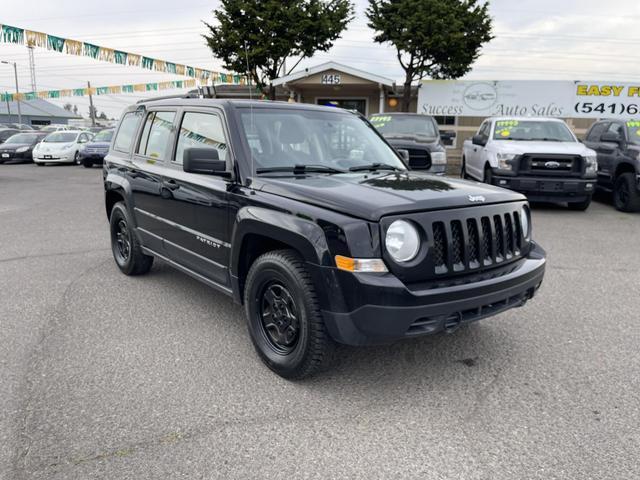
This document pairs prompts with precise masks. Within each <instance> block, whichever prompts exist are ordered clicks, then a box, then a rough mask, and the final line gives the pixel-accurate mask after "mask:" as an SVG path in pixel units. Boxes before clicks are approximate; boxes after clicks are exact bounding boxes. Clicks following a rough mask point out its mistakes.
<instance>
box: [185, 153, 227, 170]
mask: <svg viewBox="0 0 640 480" xmlns="http://www.w3.org/2000/svg"><path fill="white" fill-rule="evenodd" d="M182 169H183V170H184V171H185V172H189V173H201V174H205V175H220V176H229V172H227V171H226V170H227V162H225V161H224V160H220V156H219V155H218V150H216V149H215V148H187V149H185V151H184V155H183V158H182Z"/></svg>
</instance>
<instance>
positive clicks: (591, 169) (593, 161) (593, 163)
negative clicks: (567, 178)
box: [584, 155, 598, 174]
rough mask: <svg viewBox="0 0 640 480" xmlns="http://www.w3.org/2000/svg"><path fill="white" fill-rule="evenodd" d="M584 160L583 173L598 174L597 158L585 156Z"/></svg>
mask: <svg viewBox="0 0 640 480" xmlns="http://www.w3.org/2000/svg"><path fill="white" fill-rule="evenodd" d="M584 159H585V162H586V163H587V166H586V168H585V173H591V174H596V173H597V172H598V157H597V156H596V155H585V157H584Z"/></svg>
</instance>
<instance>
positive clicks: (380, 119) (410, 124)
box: [370, 115, 438, 139]
mask: <svg viewBox="0 0 640 480" xmlns="http://www.w3.org/2000/svg"><path fill="white" fill-rule="evenodd" d="M370 121H371V123H372V124H373V126H374V127H376V128H377V129H378V131H379V132H380V133H382V134H383V135H387V136H389V135H420V136H423V137H429V138H433V139H435V138H437V137H438V131H437V130H436V126H435V124H434V123H433V120H431V118H429V117H426V116H421V115H406V116H404V115H374V116H373V117H371V120H370Z"/></svg>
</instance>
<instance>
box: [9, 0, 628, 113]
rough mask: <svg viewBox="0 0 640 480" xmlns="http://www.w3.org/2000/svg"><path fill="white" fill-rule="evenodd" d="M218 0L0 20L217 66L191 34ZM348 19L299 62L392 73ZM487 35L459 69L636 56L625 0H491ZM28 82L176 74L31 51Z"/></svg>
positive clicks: (68, 83) (614, 75) (114, 80)
mask: <svg viewBox="0 0 640 480" xmlns="http://www.w3.org/2000/svg"><path fill="white" fill-rule="evenodd" d="M218 4H219V2H218V1H202V0H191V1H189V0H182V1H180V2H175V1H168V0H153V1H151V0H137V1H136V2H132V1H131V0H110V1H109V2H105V1H104V0H103V1H92V0H87V1H84V2H78V1H77V0H56V1H55V2H54V1H51V0H46V1H45V0H19V1H18V0H15V1H8V0H5V1H4V2H3V8H2V11H1V13H0V24H8V25H14V26H18V27H22V28H25V29H31V30H37V31H42V32H46V33H50V34H53V35H58V36H62V37H67V38H72V39H77V40H82V41H86V42H90V43H94V44H97V45H100V46H105V47H110V48H115V49H120V50H125V51H129V52H132V53H139V54H143V55H146V56H150V57H154V58H159V59H162V60H169V61H173V62H176V63H185V64H189V65H192V66H195V67H202V68H208V69H211V70H218V69H220V62H219V61H217V60H216V59H215V58H213V57H212V55H211V53H210V52H209V50H208V49H207V47H206V46H205V45H204V43H203V40H202V38H201V36H200V35H201V34H202V33H204V32H205V28H203V25H202V23H201V20H208V21H212V18H213V17H212V14H211V11H212V10H213V9H215V8H216V7H217V6H218ZM355 4H356V19H355V20H354V21H353V22H352V23H351V24H350V26H349V28H348V30H347V31H346V32H345V33H344V35H343V37H342V39H340V40H338V41H337V42H336V45H335V47H334V48H333V49H332V50H331V51H330V52H327V53H322V54H318V55H316V56H315V57H314V58H312V59H309V60H305V61H304V62H302V63H301V64H300V67H299V68H304V67H305V66H310V65H315V64H318V63H323V62H326V61H329V60H333V61H336V62H340V63H344V64H347V65H351V66H353V67H355V68H359V69H363V70H368V71H371V72H373V73H376V74H379V75H382V76H386V77H388V78H392V79H394V80H401V79H402V76H403V75H402V73H403V72H402V70H401V69H400V67H399V66H398V64H397V61H396V59H395V53H394V50H393V49H392V48H391V47H385V46H379V45H376V44H373V42H372V40H371V39H372V36H373V32H372V31H371V30H369V29H368V28H367V27H366V19H365V17H364V10H365V8H366V4H367V2H366V0H357V1H356V2H355ZM490 12H491V15H492V17H493V18H494V35H495V37H496V38H495V39H494V40H493V41H492V42H491V43H490V44H488V45H487V46H486V47H485V48H484V50H483V53H482V56H481V57H480V59H479V60H478V61H477V63H476V64H475V65H474V68H473V71H472V72H471V73H470V74H469V75H468V78H472V79H498V80H500V79H571V80H603V81H606V80H612V81H614V80H617V81H620V80H625V81H630V82H632V81H636V80H638V79H639V77H640V65H639V64H638V62H637V61H636V60H637V58H638V55H637V46H638V45H639V44H640V32H638V31H637V30H638V27H637V25H638V24H639V22H640V2H637V1H634V0H610V1H608V2H606V3H603V2H602V1H596V0H519V1H517V2H516V1H513V0H492V1H491V2H490ZM35 58H36V77H37V78H36V81H37V88H38V90H50V89H62V88H78V87H82V86H86V82H87V81H91V83H92V86H108V85H121V84H128V83H141V82H151V81H163V80H172V79H179V78H180V77H175V76H170V75H166V74H160V73H158V72H149V71H145V70H142V69H139V68H133V67H123V66H118V65H109V64H106V63H103V62H97V61H94V60H90V59H86V58H78V57H73V56H68V55H64V54H60V53H57V52H49V51H47V50H44V49H36V50H35ZM0 60H9V61H15V62H17V64H18V70H19V71H18V74H19V82H20V84H21V91H27V90H30V89H31V88H30V79H29V68H28V56H27V49H26V47H24V46H15V45H8V44H4V43H0ZM0 89H1V90H3V91H4V90H6V91H13V90H14V82H13V71H12V69H10V68H9V67H8V66H7V65H0ZM139 98H141V97H140V94H125V95H110V96H100V97H96V98H95V104H96V106H97V108H98V110H99V111H105V112H106V113H107V114H108V115H109V116H114V117H117V116H118V115H119V113H120V111H121V109H122V108H123V107H125V106H126V105H128V104H130V103H133V102H135V101H136V100H138V99H139ZM65 102H70V103H72V104H75V105H78V108H79V109H80V111H81V113H82V114H84V115H85V116H86V115H87V110H88V101H87V100H86V99H81V98H78V97H74V98H69V99H61V100H60V101H59V102H57V103H59V104H63V103H65Z"/></svg>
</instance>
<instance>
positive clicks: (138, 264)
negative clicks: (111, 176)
mask: <svg viewBox="0 0 640 480" xmlns="http://www.w3.org/2000/svg"><path fill="white" fill-rule="evenodd" d="M109 223H110V230H111V251H112V252H113V258H114V260H115V261H116V265H118V268H119V269H120V271H122V273H124V274H125V275H142V274H144V273H147V272H148V271H149V270H150V269H151V265H152V264H153V257H151V256H149V255H145V254H144V253H143V252H142V248H141V247H140V244H139V243H138V239H137V238H136V236H135V234H134V232H133V230H132V225H133V223H132V222H131V218H130V217H129V212H128V211H127V209H126V207H125V206H124V204H123V203H122V202H118V203H116V204H115V205H114V207H113V209H112V210H111V216H110V219H109Z"/></svg>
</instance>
